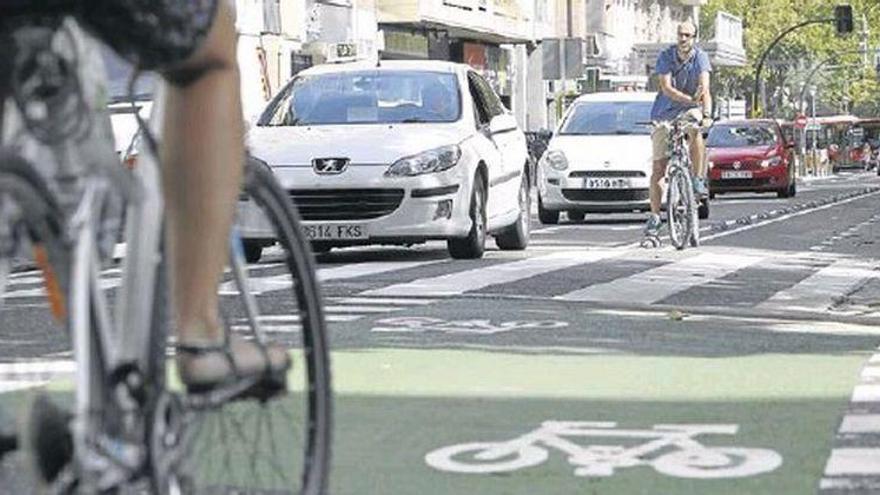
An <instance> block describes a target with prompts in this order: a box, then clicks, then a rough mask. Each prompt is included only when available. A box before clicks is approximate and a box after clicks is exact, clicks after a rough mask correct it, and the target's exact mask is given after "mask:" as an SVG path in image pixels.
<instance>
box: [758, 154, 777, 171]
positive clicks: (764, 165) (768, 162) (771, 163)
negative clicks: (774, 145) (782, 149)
mask: <svg viewBox="0 0 880 495" xmlns="http://www.w3.org/2000/svg"><path fill="white" fill-rule="evenodd" d="M781 162H782V158H781V157H778V156H774V157H773V158H768V159H766V160H761V168H767V167H773V166H776V165H779V164H780V163H781Z"/></svg>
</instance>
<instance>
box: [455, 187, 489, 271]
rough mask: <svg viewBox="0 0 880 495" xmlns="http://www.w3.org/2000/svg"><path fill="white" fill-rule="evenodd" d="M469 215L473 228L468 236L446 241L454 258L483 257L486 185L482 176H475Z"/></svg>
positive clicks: (484, 246) (484, 247)
mask: <svg viewBox="0 0 880 495" xmlns="http://www.w3.org/2000/svg"><path fill="white" fill-rule="evenodd" d="M469 216H470V218H471V229H470V231H468V235H467V237H461V238H452V239H449V240H448V241H447V242H446V247H447V249H448V250H449V254H450V255H451V256H452V257H453V258H457V259H476V258H481V257H482V256H483V251H485V249H486V185H485V183H484V182H483V179H482V178H481V177H480V176H477V177H475V178H474V190H473V192H472V193H471V207H470V213H469Z"/></svg>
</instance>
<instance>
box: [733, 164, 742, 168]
mask: <svg viewBox="0 0 880 495" xmlns="http://www.w3.org/2000/svg"><path fill="white" fill-rule="evenodd" d="M740 167H742V162H733V168H734V169H736V170H739V169H740Z"/></svg>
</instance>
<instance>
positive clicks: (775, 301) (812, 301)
mask: <svg viewBox="0 0 880 495" xmlns="http://www.w3.org/2000/svg"><path fill="white" fill-rule="evenodd" d="M873 268H874V265H873V264H871V263H866V262H863V261H854V260H840V261H838V262H836V263H833V264H832V265H830V266H827V267H825V268H822V269H821V270H819V271H817V272H816V273H814V274H813V275H811V276H809V277H807V278H806V279H804V280H802V281H801V282H800V283H798V284H796V285H794V286H792V287H790V288H788V289H786V290H783V291H780V292H777V293H776V294H774V295H773V297H771V298H769V299H767V300H766V301H764V302H762V303H761V304H758V305H757V306H756V308H758V309H762V310H788V311H791V310H794V311H811V312H815V311H826V310H827V309H828V308H829V307H830V306H831V305H832V304H833V302H834V298H835V297H839V296H842V295H844V294H846V293H848V292H849V291H850V289H852V288H853V287H855V286H856V285H858V284H859V283H861V282H862V281H863V280H865V279H868V278H876V277H878V276H880V272H878V271H877V270H874V269H873Z"/></svg>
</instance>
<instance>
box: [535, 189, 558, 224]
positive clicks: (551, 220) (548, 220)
mask: <svg viewBox="0 0 880 495" xmlns="http://www.w3.org/2000/svg"><path fill="white" fill-rule="evenodd" d="M538 220H540V221H541V223H543V224H549V225H556V224H557V223H559V212H558V211H553V210H545V209H544V203H543V202H542V201H541V195H540V194H539V195H538Z"/></svg>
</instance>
